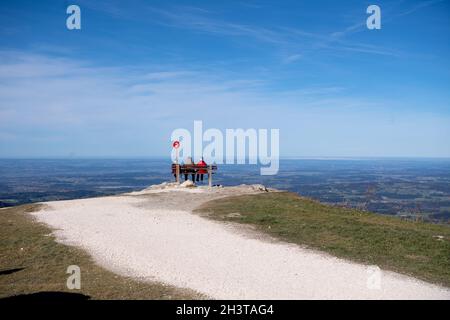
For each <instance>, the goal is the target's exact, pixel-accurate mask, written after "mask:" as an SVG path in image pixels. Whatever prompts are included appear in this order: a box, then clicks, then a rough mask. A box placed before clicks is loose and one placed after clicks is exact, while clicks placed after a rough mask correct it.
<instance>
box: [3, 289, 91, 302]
mask: <svg viewBox="0 0 450 320" xmlns="http://www.w3.org/2000/svg"><path fill="white" fill-rule="evenodd" d="M90 298H91V297H90V296H87V295H84V294H81V293H71V292H58V291H43V292H36V293H30V294H19V295H17V296H11V297H7V298H3V299H0V300H2V301H3V302H22V301H40V302H66V301H85V300H89V299H90Z"/></svg>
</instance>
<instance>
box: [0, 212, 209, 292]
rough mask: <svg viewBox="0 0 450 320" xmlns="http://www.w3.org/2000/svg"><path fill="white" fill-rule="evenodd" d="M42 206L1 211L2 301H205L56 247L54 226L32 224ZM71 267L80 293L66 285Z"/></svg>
mask: <svg viewBox="0 0 450 320" xmlns="http://www.w3.org/2000/svg"><path fill="white" fill-rule="evenodd" d="M38 208H39V205H22V206H17V207H11V208H8V209H2V210H0V248H1V251H0V298H7V297H11V296H19V297H21V298H28V297H35V298H45V299H89V298H91V299H192V298H201V296H200V295H199V294H196V293H194V292H192V291H190V290H185V289H177V288H173V287H170V286H165V285H162V284H159V283H149V282H138V281H136V280H133V279H131V278H128V277H122V276H119V275H116V274H114V273H113V272H110V271H108V270H105V269H103V268H102V267H100V266H98V265H97V264H95V263H94V262H93V261H92V259H91V257H90V256H89V255H88V254H87V253H86V252H84V251H83V250H80V249H77V248H75V247H71V246H66V245H63V244H60V243H57V242H56V241H55V238H54V237H53V236H52V235H50V234H51V230H50V229H49V228H47V227H46V226H44V225H42V224H40V223H37V222H33V221H32V217H31V216H30V215H29V214H27V212H31V211H35V210H37V209H38ZM70 265H78V266H79V267H80V270H81V289H80V290H76V289H75V290H69V289H67V287H66V281H67V277H69V275H68V274H66V270H67V267H68V266H70ZM30 295H31V296H30Z"/></svg>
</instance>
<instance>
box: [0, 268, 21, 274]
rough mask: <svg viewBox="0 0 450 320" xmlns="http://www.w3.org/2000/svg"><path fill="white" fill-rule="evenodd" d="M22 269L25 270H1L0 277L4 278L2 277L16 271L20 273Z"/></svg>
mask: <svg viewBox="0 0 450 320" xmlns="http://www.w3.org/2000/svg"><path fill="white" fill-rule="evenodd" d="M23 269H25V268H14V269H8V270H2V271H0V276H4V275H7V274H12V273H15V272H17V271H21V270H23Z"/></svg>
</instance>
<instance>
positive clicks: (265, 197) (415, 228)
mask: <svg viewBox="0 0 450 320" xmlns="http://www.w3.org/2000/svg"><path fill="white" fill-rule="evenodd" d="M197 211H198V212H201V213H202V215H207V216H208V217H210V218H212V219H216V220H222V221H232V222H238V223H244V224H251V225H254V226H256V227H257V228H258V229H259V230H260V231H263V232H266V233H268V234H270V235H271V236H274V237H276V238H279V239H281V240H284V241H287V242H292V243H296V244H300V245H305V246H307V247H310V248H314V249H319V250H321V251H325V252H328V253H330V254H332V255H334V256H337V257H341V258H345V259H350V260H353V261H356V262H361V263H366V264H374V265H378V266H380V267H381V268H384V269H387V270H392V271H396V272H400V273H404V274H407V275H411V276H414V277H416V278H420V279H423V280H426V281H430V282H434V283H438V284H442V285H444V286H447V287H450V226H449V225H437V224H431V223H424V222H412V221H405V220H400V219H398V218H396V217H391V216H385V215H380V214H375V213H370V212H364V211H359V210H354V209H346V208H341V207H336V206H329V205H324V204H321V203H320V202H317V201H315V200H312V199H308V198H302V197H299V196H298V195H296V194H293V193H288V192H280V193H266V194H259V195H245V196H238V197H232V198H224V199H219V200H214V201H210V202H208V203H206V204H204V205H203V206H201V207H200V208H199V209H197Z"/></svg>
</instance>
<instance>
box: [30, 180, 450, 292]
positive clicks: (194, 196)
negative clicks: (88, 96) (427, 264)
mask: <svg viewBox="0 0 450 320" xmlns="http://www.w3.org/2000/svg"><path fill="white" fill-rule="evenodd" d="M261 189H262V188H260V187H252V186H238V187H229V188H213V189H212V190H208V189H207V188H194V189H190V188H176V187H174V186H173V185H164V186H154V187H152V188H149V189H146V190H144V191H141V192H134V193H130V194H126V195H122V196H114V197H102V198H92V199H81V200H70V201H57V202H48V203H47V205H48V206H46V209H44V210H42V211H39V212H36V213H33V215H34V216H36V217H37V219H38V220H39V221H42V222H44V223H46V224H48V225H50V226H51V227H53V228H54V229H56V231H55V234H56V236H57V238H58V239H59V241H62V242H65V243H69V244H72V245H76V246H79V247H82V248H84V249H85V250H87V251H88V252H89V253H90V254H91V255H92V256H93V257H94V259H95V260H96V261H97V262H98V263H99V264H101V265H102V266H103V267H105V268H107V269H110V270H112V271H114V272H117V273H120V274H124V275H128V276H133V277H136V278H139V279H142V280H143V281H145V280H149V281H159V282H163V283H167V284H170V285H173V286H177V287H182V288H190V289H193V290H196V291H198V292H201V293H204V294H206V295H208V296H210V297H211V298H219V299H450V290H448V289H445V288H441V287H438V286H434V285H431V284H428V283H425V282H422V281H418V280H416V279H413V278H409V277H405V276H402V275H399V274H395V273H392V272H384V271H383V272H382V273H381V281H380V285H381V287H380V288H378V289H377V288H376V281H375V282H373V281H372V282H371V280H370V279H372V280H373V279H374V278H373V277H372V278H370V275H371V274H372V273H371V271H370V270H368V268H367V266H364V265H360V264H356V263H352V262H348V261H345V260H341V259H337V258H334V257H331V256H329V255H326V254H323V253H320V252H316V251H312V250H308V249H304V248H300V247H298V246H295V245H290V244H286V243H282V242H277V241H267V239H266V238H265V237H264V236H261V238H258V236H255V235H254V234H253V235H250V236H249V235H247V234H244V233H243V231H242V229H239V228H238V229H236V227H235V226H233V225H226V224H223V223H219V222H215V221H211V220H208V219H206V218H203V217H200V216H198V215H195V214H193V213H191V210H192V209H193V208H195V207H197V206H198V205H200V204H201V203H203V202H205V201H208V200H213V199H217V198H220V197H225V196H230V195H237V194H249V193H257V192H264V191H261ZM368 283H369V284H372V285H369V287H368ZM374 284H375V285H374Z"/></svg>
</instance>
